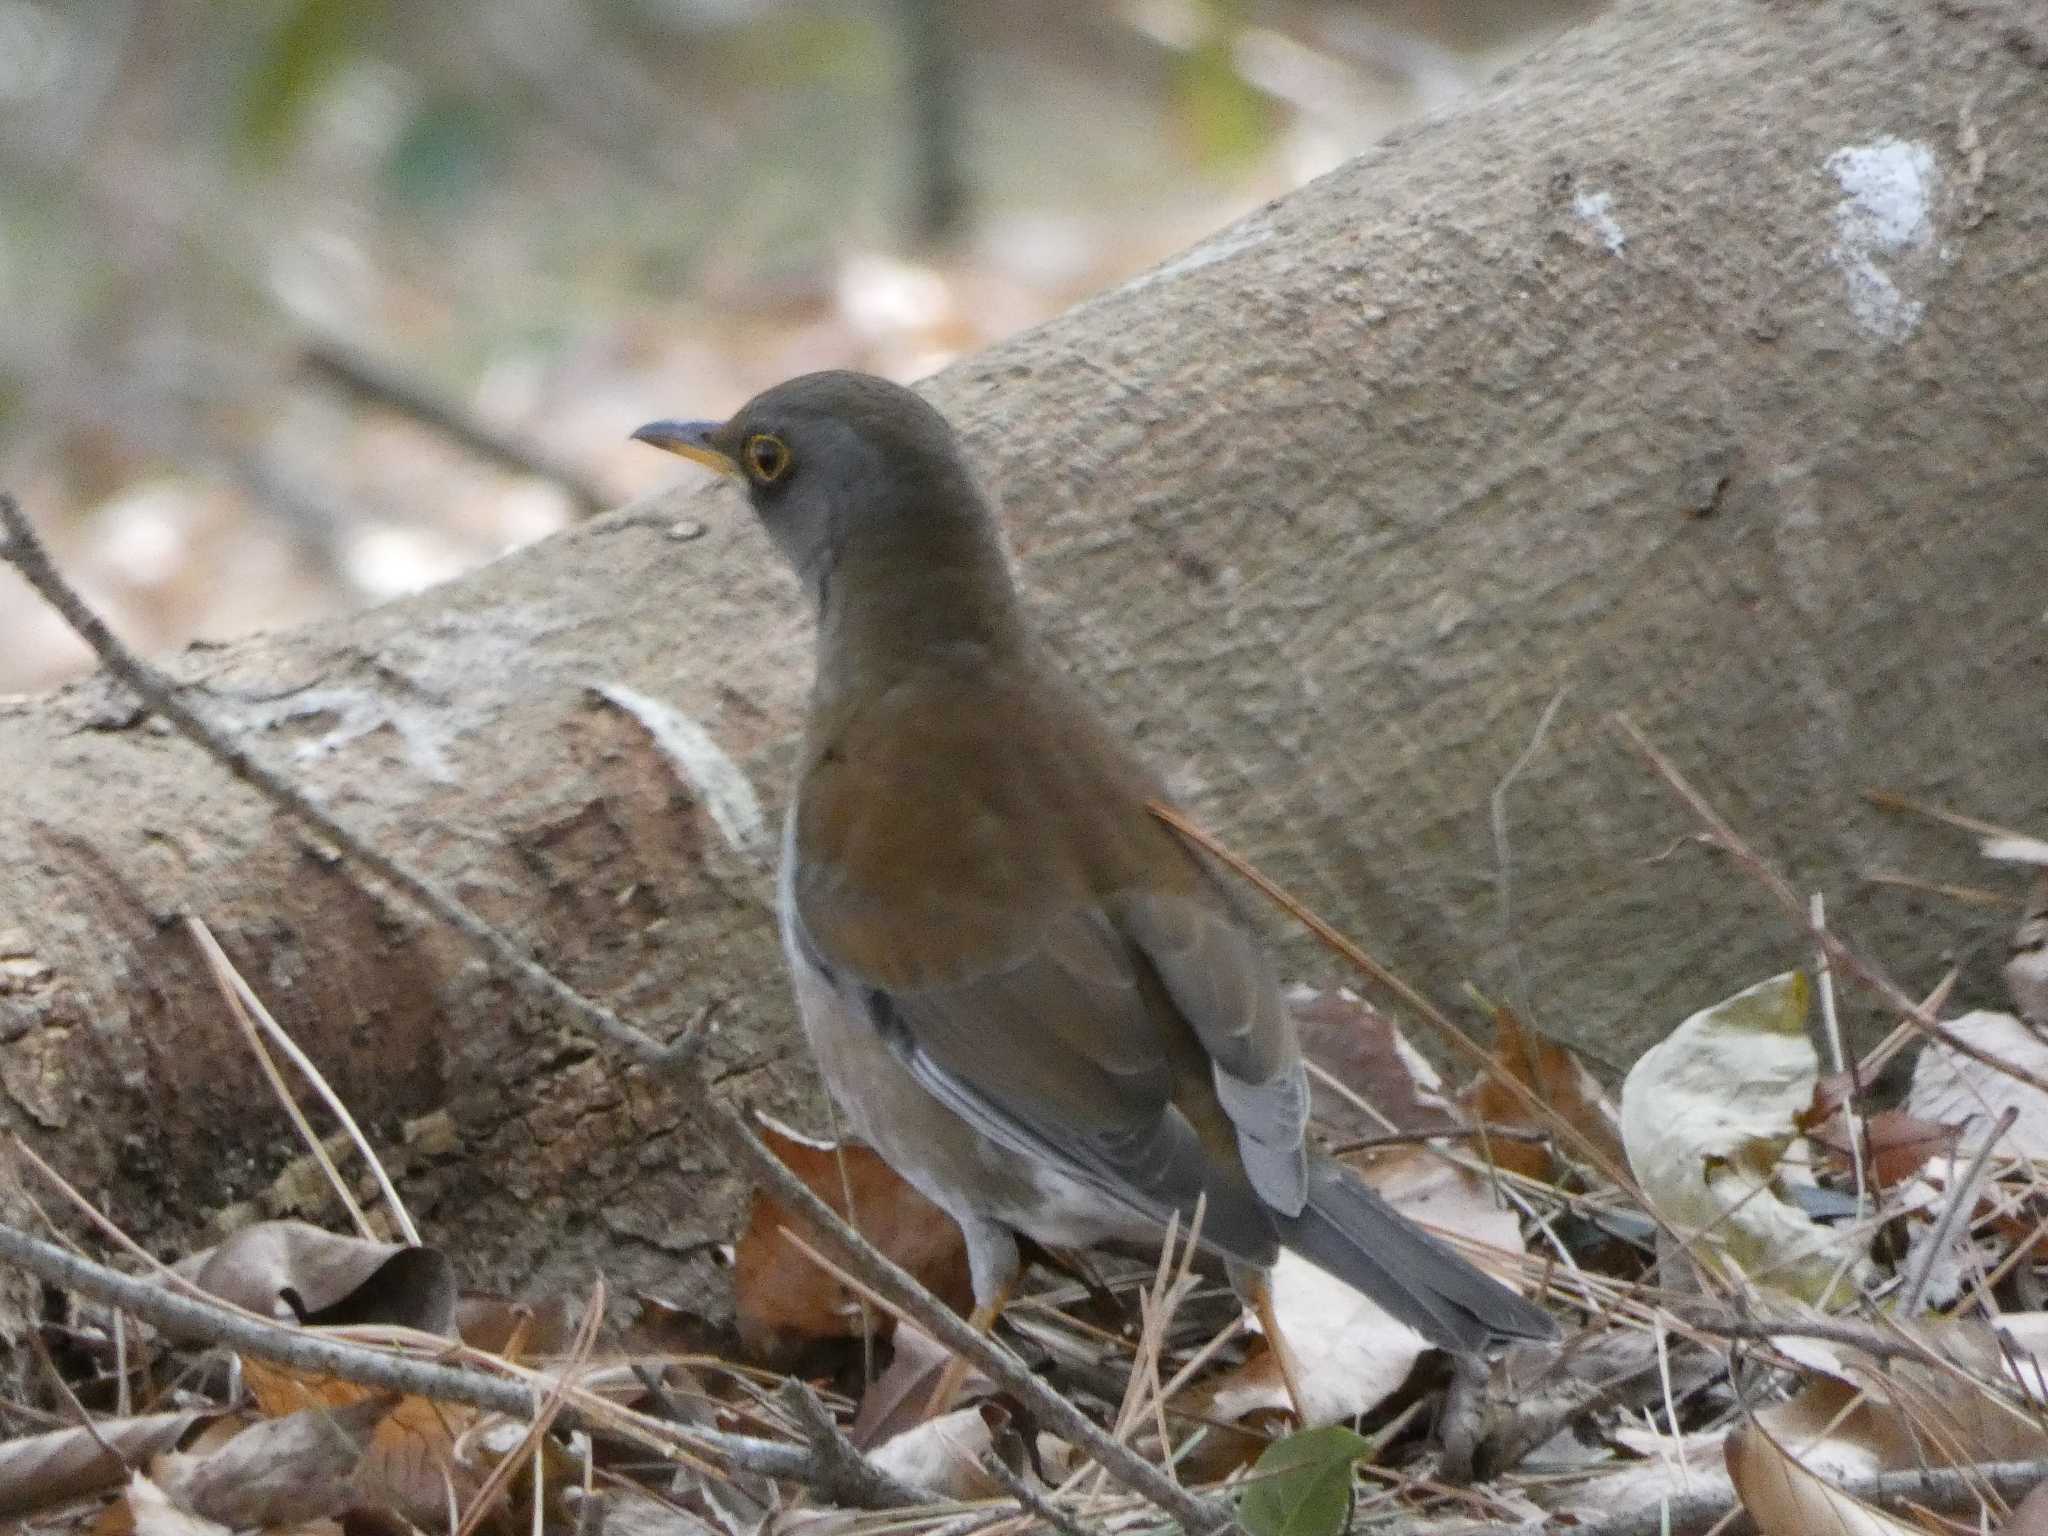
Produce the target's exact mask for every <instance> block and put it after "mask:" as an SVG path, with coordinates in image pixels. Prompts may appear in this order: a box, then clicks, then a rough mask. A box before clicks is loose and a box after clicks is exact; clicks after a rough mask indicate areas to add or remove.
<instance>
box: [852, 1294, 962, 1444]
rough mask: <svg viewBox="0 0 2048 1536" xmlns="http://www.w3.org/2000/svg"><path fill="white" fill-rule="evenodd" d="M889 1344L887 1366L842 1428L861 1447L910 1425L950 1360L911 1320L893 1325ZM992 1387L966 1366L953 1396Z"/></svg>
mask: <svg viewBox="0 0 2048 1536" xmlns="http://www.w3.org/2000/svg"><path fill="white" fill-rule="evenodd" d="M893 1343H894V1348H895V1353H894V1354H893V1355H892V1356H891V1357H890V1359H889V1368H888V1369H887V1370H885V1371H883V1372H882V1374H881V1375H880V1376H879V1377H877V1378H876V1379H875V1382H874V1384H873V1385H872V1386H870V1387H869V1388H868V1389H867V1391H865V1392H863V1393H862V1394H861V1399H860V1410H859V1412H857V1413H856V1414H855V1415H854V1417H853V1424H852V1426H851V1427H850V1428H849V1429H848V1430H847V1432H846V1433H847V1438H849V1439H850V1440H852V1441H853V1443H854V1444H855V1445H857V1446H859V1447H861V1448H862V1449H863V1450H865V1449H866V1448H867V1447H869V1446H871V1445H880V1444H881V1443H882V1442H884V1441H885V1440H890V1439H893V1438H894V1437H895V1436H897V1435H900V1434H901V1433H903V1431H905V1430H907V1429H911V1428H913V1427H915V1426H916V1425H917V1424H918V1422H919V1421H920V1420H921V1419H922V1417H923V1415H924V1409H925V1404H926V1403H927V1402H929V1401H930V1400H931V1395H932V1390H933V1388H935V1387H937V1386H938V1384H939V1378H940V1377H941V1376H943V1375H944V1374H945V1372H946V1367H947V1366H948V1365H949V1364H951V1363H952V1359H953V1352H952V1351H951V1350H950V1349H947V1348H946V1346H945V1345H943V1344H941V1343H940V1342H939V1341H938V1340H937V1339H935V1338H933V1337H932V1336H931V1335H930V1334H928V1333H926V1332H925V1331H924V1330H923V1329H922V1328H919V1327H918V1326H917V1325H916V1324H914V1323H902V1324H899V1325H898V1326H897V1329H896V1337H895V1339H894V1341H893ZM992 1390H993V1384H992V1383H991V1382H990V1381H989V1379H988V1378H987V1377H986V1376H984V1375H983V1374H982V1373H981V1372H980V1371H979V1370H970V1371H969V1372H968V1374H967V1377H966V1379H965V1380H963V1381H962V1382H961V1384H960V1391H959V1396H960V1397H962V1398H975V1397H980V1396H982V1395H983V1394H985V1393H987V1392H989V1391H992Z"/></svg>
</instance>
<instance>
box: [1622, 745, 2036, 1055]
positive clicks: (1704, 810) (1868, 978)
mask: <svg viewBox="0 0 2048 1536" xmlns="http://www.w3.org/2000/svg"><path fill="white" fill-rule="evenodd" d="M1613 721H1614V728H1615V729H1616V730H1617V731H1619V732H1620V733H1621V735H1622V737H1623V738H1624V739H1625V740H1626V741H1627V742H1628V744H1629V745H1630V746H1631V747H1632V748H1634V749H1635V752H1636V755H1637V756H1639V757H1641V758H1642V759H1643V761H1644V762H1646V763H1648V764H1649V765H1650V768H1651V769H1652V771H1654V772H1655V773H1656V775H1657V776H1658V777H1659V778H1661V779H1662V780H1663V781H1664V782H1665V783H1666V784H1668V785H1669V786H1670V787H1671V790H1672V792H1673V793H1674V794H1676V795H1677V796H1678V798H1679V799H1681V800H1683V801H1684V802H1685V803H1686V805H1687V807H1688V808H1689V809H1690V810H1691V811H1692V813H1693V815H1694V817H1696V818H1697V819H1698V821H1699V823H1700V825H1701V826H1703V827H1705V828H1706V830H1707V834H1708V836H1709V837H1710V838H1712V840H1713V841H1714V842H1715V843H1717V844H1718V845H1719V846H1720V847H1721V848H1722V849H1723V850H1724V851H1725V852H1727V853H1728V854H1729V855H1730V856H1732V857H1733V858H1734V860H1735V862H1736V863H1737V864H1739V865H1741V866H1742V868H1743V869H1745V870H1747V871H1748V872H1749V874H1750V876H1751V878H1753V879H1754V880H1756V882H1757V883H1758V884H1760V885H1761V886H1763V888H1764V889H1765V890H1767V891H1769V892H1770V893H1771V895H1772V896H1773V897H1775V898H1776V899H1777V902H1778V905H1780V906H1781V907H1783V908H1784V909H1785V911H1786V912H1787V913H1789V914H1790V915H1791V917H1792V918H1793V920H1794V921H1795V922H1797V923H1798V924H1799V925H1800V927H1802V928H1809V927H1810V926H1811V925H1810V923H1809V921H1808V914H1807V905H1806V902H1805V901H1804V900H1802V899H1801V898H1800V895H1799V893H1798V891H1796V890H1794V889H1793V888H1792V884H1791V882H1790V881H1788V880H1787V879H1786V878H1785V877H1784V876H1783V875H1781V874H1779V873H1778V872H1777V870H1775V869H1773V868H1772V867H1771V866H1770V865H1769V864H1768V863H1766V862H1765V861H1764V859H1763V856H1762V855H1761V854H1759V853H1758V852H1757V851H1756V850H1755V849H1754V848H1751V847H1750V846H1749V844H1747V843H1745V842H1744V841H1743V840H1742V838H1741V836H1740V835H1739V834H1738V833H1737V832H1736V830H1735V829H1734V828H1733V827H1732V826H1730V825H1729V824H1728V823H1727V821H1726V820H1724V819H1723V818H1722V816H1721V813H1720V812H1719V811H1716V810H1715V809H1714V807H1713V806H1712V805H1710V804H1709V803H1708V802H1707V799H1706V797H1705V796H1704V795H1702V794H1701V793H1700V792H1699V791H1698V790H1697V789H1695V788H1693V786H1692V784H1691V783H1690V782H1689V781H1688V780H1687V779H1686V777H1685V775H1684V774H1682V773H1680V772H1679V771H1678V766H1677V765H1676V764H1675V763H1673V762H1672V761H1671V759H1670V758H1668V757H1666V756H1665V755H1664V754H1663V753H1662V752H1660V751H1659V750H1658V749H1657V747H1656V746H1655V744H1653V743H1652V742H1651V740H1650V738H1649V737H1647V736H1645V735H1644V734H1643V733H1642V730H1641V729H1640V728H1639V727H1638V726H1637V725H1636V723H1635V722H1634V721H1633V720H1631V719H1629V717H1628V716H1627V715H1621V714H1617V715H1615V716H1614V717H1613ZM1814 938H1815V940H1816V941H1817V942H1818V943H1819V944H1820V945H1821V946H1822V947H1823V948H1824V949H1825V951H1826V952H1827V956H1828V958H1829V959H1830V960H1831V961H1833V962H1834V965H1835V968H1836V969H1837V970H1839V971H1840V972H1842V973H1843V974H1844V975H1846V976H1853V977H1855V978H1856V979H1857V980H1858V981H1860V982H1862V983H1863V985H1864V986H1866V987H1868V988H1870V989H1871V990H1872V991H1873V992H1875V993H1877V995H1878V996H1879V997H1882V998H1883V999H1884V1000H1885V1003H1886V1005H1887V1006H1888V1007H1891V1008H1893V1009H1896V1010H1897V1011H1898V1012H1900V1013H1902V1014H1904V1015H1905V1016H1906V1017H1907V1018H1908V1019H1910V1020H1911V1021H1912V1023H1913V1025H1914V1027H1915V1028H1917V1029H1918V1030H1920V1031H1921V1033H1923V1034H1925V1035H1928V1036H1929V1037H1931V1038H1933V1039H1935V1040H1939V1041H1940V1042H1941V1043H1942V1044H1943V1045H1945V1046H1947V1047H1948V1048H1949V1049H1950V1050H1952V1051H1954V1052H1955V1053H1956V1054H1957V1055H1958V1056H1967V1057H1969V1058H1970V1060H1972V1061H1974V1062H1976V1063H1978V1065H1980V1066H1986V1067H1990V1068H1992V1069H1993V1070H1994V1071H1997V1072H2002V1073H2004V1074H2005V1075H2006V1076H2007V1077H2011V1078H2016V1079H2017V1080H2019V1081H2020V1082H2023V1083H2025V1084H2026V1085H2027V1086H2028V1087H2030V1088H2038V1089H2040V1090H2041V1091H2042V1092H2043V1093H2048V1078H2043V1077H2041V1076H2040V1075H2039V1074H2038V1073H2034V1072H2029V1071H2028V1070H2027V1069H2026V1068H2025V1067H2022V1066H2019V1065H2018V1064H2017V1063H2014V1062H2010V1061H2003V1060H2001V1059H2000V1058H1998V1057H1997V1056H1994V1055H1992V1054H1991V1053H1990V1052H1989V1051H1987V1050H1985V1049H1983V1047H1981V1046H1978V1045H1974V1044H1972V1043H1971V1042H1970V1041H1968V1040H1965V1039H1963V1038H1962V1037H1961V1036H1960V1035H1957V1034H1956V1033H1955V1032H1954V1031H1953V1030H1951V1029H1949V1028H1948V1027H1947V1026H1946V1025H1944V1024H1943V1023H1942V1022H1941V1021H1940V1020H1939V1019H1937V1018H1935V1017H1934V1016H1933V1015H1932V1014H1930V1013H1929V1012H1928V1011H1927V1010H1926V1009H1924V1008H1922V1007H1921V1006H1920V1004H1918V1003H1916V1002H1914V1001H1913V999H1912V998H1910V997H1908V996H1907V995H1906V993H1905V991H1904V989H1903V988H1901V987H1900V986H1899V984H1898V983H1897V982H1895V981H1893V980H1892V979H1891V977H1890V976H1888V975H1886V974H1885V972H1884V970H1883V969H1882V967H1880V966H1879V965H1878V964H1877V963H1876V962H1875V961H1871V960H1865V959H1864V958H1863V957H1862V956H1861V955H1859V954H1857V953H1856V951H1855V950H1853V949H1851V948H1850V947H1849V946H1848V945H1847V944H1846V943H1844V942H1843V940H1842V938H1841V936H1840V935H1839V934H1837V933H1834V932H1832V931H1825V930H1824V931H1822V932H1818V933H1815V934H1814Z"/></svg>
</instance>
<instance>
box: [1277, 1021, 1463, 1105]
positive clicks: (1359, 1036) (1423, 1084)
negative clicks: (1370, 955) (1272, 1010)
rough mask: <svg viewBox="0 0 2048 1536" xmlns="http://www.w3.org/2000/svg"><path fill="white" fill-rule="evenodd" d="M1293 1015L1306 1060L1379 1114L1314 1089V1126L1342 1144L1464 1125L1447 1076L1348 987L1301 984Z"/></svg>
mask: <svg viewBox="0 0 2048 1536" xmlns="http://www.w3.org/2000/svg"><path fill="white" fill-rule="evenodd" d="M1287 1007H1288V1011H1289V1012H1291V1013H1292V1014H1293V1015H1294V1028H1295V1032H1296V1034H1297V1035H1298V1036H1299V1037H1300V1040H1301V1048H1302V1050H1303V1051H1304V1052H1305V1053H1306V1054H1307V1055H1308V1058H1309V1059H1310V1060H1311V1061H1313V1062H1315V1064H1316V1065H1317V1066H1319V1067H1321V1068H1322V1069H1323V1070H1324V1071H1326V1072H1328V1073H1329V1074H1330V1076H1332V1077H1333V1078H1335V1079H1336V1080H1337V1081H1338V1082H1340V1083H1342V1084H1343V1085H1344V1086H1345V1087H1347V1088H1349V1089H1350V1090H1351V1091H1352V1092H1353V1093H1355V1094H1357V1095H1358V1097H1360V1098H1361V1099H1364V1100H1365V1101H1366V1102H1367V1103H1369V1104H1371V1105H1372V1106H1373V1107H1374V1108H1375V1109H1377V1110H1378V1111H1379V1112H1380V1117H1379V1118H1376V1117H1374V1116H1372V1115H1369V1114H1367V1113H1365V1111H1363V1110H1361V1109H1359V1108H1358V1107H1357V1106H1356V1105H1355V1104H1352V1103H1349V1102H1348V1101H1347V1100H1346V1099H1345V1098H1344V1097H1343V1096H1342V1095H1341V1094H1336V1093H1332V1092H1328V1091H1326V1090H1325V1089H1323V1088H1322V1087H1320V1086H1319V1087H1318V1088H1317V1090H1316V1101H1315V1103H1316V1121H1317V1123H1318V1124H1319V1125H1321V1126H1322V1127H1323V1128H1324V1130H1325V1131H1326V1132H1327V1133H1328V1134H1329V1135H1330V1137H1331V1138H1332V1139H1333V1140H1335V1141H1338V1142H1344V1141H1356V1140H1360V1139H1362V1138H1364V1137H1367V1136H1381V1135H1384V1134H1386V1132H1387V1131H1388V1130H1389V1129H1390V1128H1391V1129H1393V1130H1396V1131H1408V1132H1417V1131H1452V1130H1457V1129H1458V1128H1459V1127H1461V1126H1462V1125H1463V1124H1464V1121H1462V1120H1461V1119H1460V1118H1459V1117H1458V1114H1457V1111H1456V1110H1455V1109H1454V1108H1453V1107H1452V1105H1451V1102H1450V1099H1449V1097H1448V1096H1447V1095H1446V1093H1445V1091H1444V1084H1443V1079H1442V1077H1440V1076H1439V1075H1438V1073H1437V1070H1436V1068H1435V1067H1433V1066H1431V1065H1430V1064H1429V1061H1428V1059H1427V1058H1426V1057H1424V1056H1423V1054H1422V1053H1421V1052H1420V1051H1418V1050H1416V1049H1415V1047H1414V1046H1412V1045H1410V1044H1409V1043H1408V1041H1407V1039H1406V1037H1404V1036H1403V1035H1402V1033H1401V1031H1400V1029H1399V1028H1398V1027H1397V1026H1396V1025H1395V1024H1394V1021H1393V1020H1391V1019H1389V1018H1388V1017H1387V1016H1386V1015H1385V1014H1383V1013H1381V1012H1379V1011H1378V1010H1377V1009H1375V1008H1374V1007H1373V1006H1372V1005H1371V1004H1370V1003H1368V1002H1366V1001H1365V1000H1364V999H1363V998H1361V997H1360V996H1359V995H1358V994H1357V993H1355V992H1353V991H1351V990H1350V989H1349V988H1348V987H1347V988H1339V989H1337V990H1335V991H1322V992H1318V991H1315V990H1313V989H1310V988H1307V987H1297V988H1295V989H1294V990H1292V991H1291V992H1289V993H1288V995H1287Z"/></svg>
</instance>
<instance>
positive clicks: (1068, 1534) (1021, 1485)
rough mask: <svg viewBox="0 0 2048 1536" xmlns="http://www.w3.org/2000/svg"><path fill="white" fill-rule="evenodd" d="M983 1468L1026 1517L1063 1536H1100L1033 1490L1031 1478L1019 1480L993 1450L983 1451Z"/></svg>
mask: <svg viewBox="0 0 2048 1536" xmlns="http://www.w3.org/2000/svg"><path fill="white" fill-rule="evenodd" d="M981 1469H982V1471H984V1472H986V1473H987V1474H988V1475H989V1476H990V1477H992V1478H994V1479H995V1480H996V1481H997V1482H998V1483H1000V1484H1001V1485H1002V1489H1003V1492H1005V1493H1007V1494H1008V1495H1009V1496H1010V1497H1011V1498H1013V1499H1015V1500H1016V1501H1017V1503H1018V1504H1019V1505H1020V1506H1021V1507H1022V1508H1023V1509H1024V1511H1025V1512H1026V1513H1027V1514H1033V1515H1036V1516H1038V1518H1039V1519H1041V1520H1043V1521H1044V1522H1045V1523H1046V1524H1047V1525H1049V1526H1051V1527H1052V1528H1053V1529H1054V1530H1056V1531H1058V1532H1059V1533H1060V1536H1101V1533H1100V1532H1098V1531H1094V1530H1090V1529H1089V1528H1088V1527H1087V1526H1085V1525H1083V1524H1082V1523H1081V1522H1080V1521H1079V1520H1077V1519H1075V1518H1074V1515H1073V1513H1072V1512H1071V1511H1069V1510H1066V1509H1062V1508H1061V1507H1060V1506H1059V1505H1058V1504H1055V1503H1054V1502H1053V1501H1052V1500H1051V1499H1049V1498H1047V1497H1046V1496H1045V1495H1044V1494H1042V1493H1040V1492H1039V1491H1038V1490H1037V1489H1036V1488H1034V1487H1032V1486H1031V1481H1030V1479H1029V1478H1025V1477H1020V1476H1018V1475H1017V1474H1016V1473H1015V1472H1012V1471H1011V1470H1010V1469H1009V1467H1008V1466H1007V1465H1006V1464H1005V1463H1004V1461H1003V1458H1002V1457H1000V1456H998V1455H997V1454H996V1453H995V1452H994V1451H984V1452H983V1453H982V1457H981Z"/></svg>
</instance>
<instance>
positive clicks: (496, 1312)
mask: <svg viewBox="0 0 2048 1536" xmlns="http://www.w3.org/2000/svg"><path fill="white" fill-rule="evenodd" d="M581 1314H582V1308H581V1307H580V1306H579V1305H578V1304H577V1303H576V1302H575V1301H574V1300H572V1299H571V1298H570V1297H568V1296H565V1295H557V1296H550V1297H548V1298H547V1299H546V1300H544V1301H515V1300H513V1299H512V1298H511V1297H509V1296H493V1295H490V1294H488V1293H484V1292H475V1293H472V1294H470V1295H466V1296H464V1297H462V1298H461V1300H459V1301H458V1302H456V1304H455V1328H456V1333H457V1336H458V1337H460V1338H461V1340H462V1342H463V1343H465V1344H467V1345H468V1346H469V1347H470V1348H471V1349H480V1350H482V1351H483V1352H484V1353H485V1354H488V1355H503V1356H505V1357H506V1358H508V1359H511V1360H516V1361H524V1360H545V1359H548V1358H550V1357H552V1356H555V1355H559V1354H562V1353H563V1352H564V1351H566V1350H567V1349H568V1348H569V1343H570V1341H571V1340H572V1339H574V1338H575V1337H576V1324H577V1321H578V1319H579V1318H580V1316H581Z"/></svg>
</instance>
